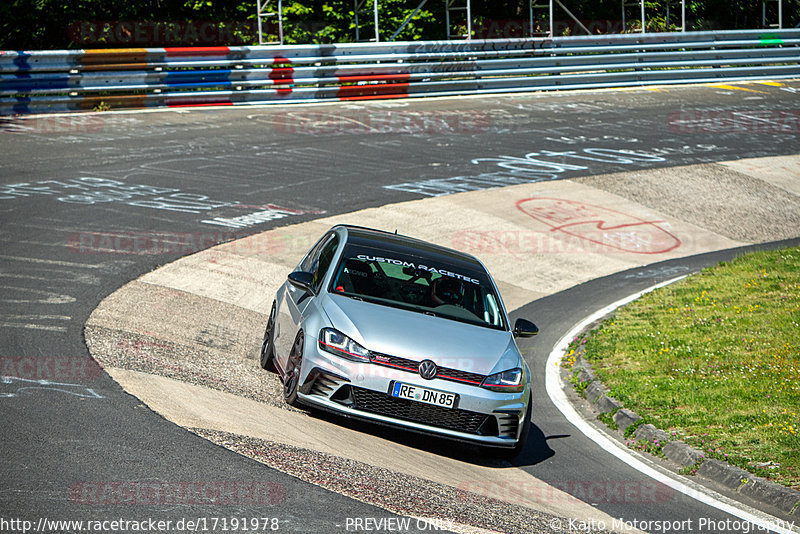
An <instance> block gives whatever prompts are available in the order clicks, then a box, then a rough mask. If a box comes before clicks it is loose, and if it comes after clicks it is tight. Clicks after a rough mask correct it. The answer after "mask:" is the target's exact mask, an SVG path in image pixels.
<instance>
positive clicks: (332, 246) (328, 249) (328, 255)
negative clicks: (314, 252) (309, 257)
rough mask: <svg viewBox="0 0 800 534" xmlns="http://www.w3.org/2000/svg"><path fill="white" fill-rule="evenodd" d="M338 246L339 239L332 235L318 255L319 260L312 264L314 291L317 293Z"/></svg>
mask: <svg viewBox="0 0 800 534" xmlns="http://www.w3.org/2000/svg"><path fill="white" fill-rule="evenodd" d="M338 246H339V237H338V236H337V235H335V234H334V235H333V236H332V237H331V238H330V239H329V240H328V241H327V242H326V243H325V244H324V245H323V246H322V249H321V250H320V253H319V258H318V259H317V260H316V261H315V262H314V264H313V265H312V268H311V272H312V273H314V289H316V290H317V291H319V288H320V287H321V286H322V280H323V279H324V278H325V273H327V272H328V269H329V268H330V266H331V261H333V256H334V254H336V247H338Z"/></svg>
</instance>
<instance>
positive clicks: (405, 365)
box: [370, 352, 486, 386]
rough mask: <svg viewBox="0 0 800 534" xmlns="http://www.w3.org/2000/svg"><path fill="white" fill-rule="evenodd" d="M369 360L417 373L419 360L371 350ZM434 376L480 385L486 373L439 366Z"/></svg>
mask: <svg viewBox="0 0 800 534" xmlns="http://www.w3.org/2000/svg"><path fill="white" fill-rule="evenodd" d="M370 361H371V362H372V363H374V364H376V365H383V366H386V367H393V368H394V369H400V370H401V371H408V372H409V373H417V374H419V370H418V368H419V362H418V361H416V360H409V359H408V358H401V357H399V356H391V355H389V354H381V353H379V352H372V353H370ZM436 378H440V379H442V380H450V381H452V382H460V383H462V384H469V385H473V386H480V385H481V384H482V383H483V380H484V379H485V378H486V375H481V374H478V373H470V372H469V371H461V370H459V369H452V368H450V367H439V368H438V371H437V373H436Z"/></svg>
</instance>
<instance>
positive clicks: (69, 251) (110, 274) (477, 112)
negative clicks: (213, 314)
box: [0, 83, 800, 532]
mask: <svg viewBox="0 0 800 534" xmlns="http://www.w3.org/2000/svg"><path fill="white" fill-rule="evenodd" d="M798 87H800V84H798V83H788V84H786V85H785V86H783V87H778V86H770V85H763V84H751V85H747V86H738V87H727V86H725V87H708V86H698V87H675V88H670V89H664V90H660V91H659V90H636V91H603V92H586V93H564V94H544V95H513V96H500V97H491V98H488V97H487V98H463V99H440V100H430V101H414V102H372V103H351V104H337V105H325V106H306V107H302V108H301V107H281V108H253V109H247V108H237V109H207V110H191V111H188V112H186V111H184V112H179V111H172V112H159V113H120V114H104V115H100V116H98V117H95V118H92V119H91V120H88V119H86V118H83V119H77V118H68V119H61V120H58V121H53V120H51V119H41V118H31V119H26V120H14V119H12V120H5V119H3V121H4V122H3V123H2V125H1V126H2V129H3V131H2V132H1V133H0V138H1V139H2V142H1V144H0V147H1V148H0V154H2V159H1V160H0V184H2V187H0V221H1V222H0V239H2V245H1V247H2V248H0V275H1V276H0V278H1V279H0V286H1V289H0V295H2V296H1V297H0V301H2V307H0V325H1V326H2V334H0V335H1V336H2V337H1V338H0V339H1V340H2V343H0V358H2V362H3V371H2V375H4V376H6V375H11V374H12V373H10V372H7V370H9V369H10V370H13V371H14V372H15V373H16V375H15V376H18V377H20V378H24V379H25V381H22V380H14V381H8V380H4V381H3V383H2V384H0V404H2V408H0V429H1V430H0V436H1V437H0V439H1V440H2V442H1V443H2V450H3V454H2V459H1V460H0V479H1V480H2V481H3V482H2V485H1V486H0V512H1V513H2V516H3V518H22V519H27V520H32V521H34V522H35V521H36V520H38V519H39V518H42V517H47V518H48V519H78V520H80V519H83V520H87V519H92V520H95V519H118V518H120V517H123V518H127V519H146V518H150V517H152V518H158V519H171V520H173V521H177V520H179V519H181V518H189V519H192V518H194V519H197V518H204V517H205V518H213V517H233V516H236V517H241V518H245V517H246V518H253V517H259V518H263V517H270V518H272V517H277V518H279V520H280V528H281V530H287V531H305V532H336V531H345V530H346V519H347V518H353V517H375V518H377V517H389V516H390V515H391V514H389V513H387V512H385V511H384V510H381V509H378V508H375V507H372V506H368V505H365V504H362V503H360V502H358V501H355V500H353V499H349V498H346V497H342V496H340V495H337V494H335V493H331V492H328V491H325V490H323V489H321V488H319V487H317V486H314V485H310V484H306V483H303V482H300V481H298V480H296V479H293V478H291V477H288V476H285V475H283V474H281V473H278V472H275V471H272V470H270V469H267V468H265V467H264V466H262V465H260V464H258V463H256V462H254V461H250V460H248V459H245V458H243V457H241V456H239V455H236V454H234V453H232V452H229V451H227V450H225V449H222V448H220V447H217V446H215V445H212V444H210V443H209V442H207V441H205V440H203V439H201V438H199V437H197V436H195V435H193V434H191V433H189V432H188V431H186V430H183V429H181V428H179V427H176V426H175V425H173V424H171V423H169V422H166V421H164V420H163V419H161V418H160V417H159V416H157V415H156V414H154V413H152V412H151V411H150V410H149V409H148V408H146V407H144V406H143V405H141V404H140V403H139V402H138V401H137V400H136V399H134V398H133V397H131V396H129V395H127V394H126V393H125V392H123V391H122V390H121V388H120V387H119V386H118V385H117V384H116V383H115V382H113V381H112V380H110V379H109V378H108V376H107V375H105V374H103V373H101V372H99V371H98V370H96V369H92V368H91V364H90V363H87V360H86V359H87V358H88V352H87V349H86V346H85V344H84V341H83V335H82V330H83V324H84V322H85V321H86V319H87V317H88V316H89V314H90V313H91V311H92V310H93V309H94V308H95V307H96V306H97V304H98V303H99V302H100V300H102V298H103V297H105V296H106V295H108V294H109V293H111V292H113V291H114V290H115V289H117V288H118V287H120V286H121V285H123V284H124V283H126V282H128V281H130V280H132V279H134V278H136V277H138V276H139V275H141V274H142V273H145V272H148V271H150V270H152V269H153V268H155V267H157V266H159V265H162V264H164V263H167V262H169V261H172V260H174V259H175V258H177V257H179V256H181V255H184V254H187V253H190V252H194V251H195V250H196V248H197V247H205V246H209V245H211V244H213V241H215V240H225V239H230V238H232V237H233V234H234V233H235V235H237V236H239V235H247V234H249V233H254V232H256V231H263V230H266V229H269V228H272V227H275V226H279V225H284V224H288V223H291V222H300V221H302V220H308V219H311V218H313V217H316V216H318V213H317V212H322V211H324V212H325V213H327V214H336V213H345V212H350V211H354V210H357V209H362V208H366V207H374V206H380V205H384V204H388V203H393V202H399V201H403V200H409V199H414V198H421V197H422V196H423V195H421V194H420V193H414V192H411V190H413V187H408V186H402V187H397V186H398V184H414V183H418V182H420V181H429V180H440V179H455V180H449V181H448V183H453V182H456V183H461V182H460V181H459V180H460V178H459V177H475V176H477V175H480V174H481V173H492V172H496V171H498V170H503V168H499V165H498V163H502V162H508V161H510V160H509V159H508V158H503V156H508V157H509V158H519V157H524V156H525V155H526V154H531V153H534V152H535V153H537V156H535V157H538V158H541V159H542V160H545V159H546V160H547V161H550V162H560V163H561V166H560V167H558V168H559V169H560V170H558V171H557V175H553V174H552V173H551V174H550V176H548V178H547V179H558V178H574V177H578V176H589V175H593V174H599V173H608V172H616V171H625V170H635V169H637V168H646V167H656V166H658V167H668V166H677V165H686V164H692V163H702V162H712V161H723V160H732V159H739V158H746V157H759V156H772V155H784V154H785V155H788V154H795V153H797V152H798V149H799V148H800V145H799V144H798V138H797V125H796V124H795V125H794V130H792V131H790V132H783V133H781V132H778V131H776V129H775V128H774V127H770V126H769V125H768V124H767V125H765V124H763V121H757V120H756V121H753V122H751V123H750V126H749V127H748V126H745V127H742V128H737V127H735V126H732V125H731V124H728V125H726V124H725V123H724V122H723V123H721V124H718V125H717V126H715V127H712V128H711V130H716V131H710V132H709V131H706V132H703V131H700V130H699V129H698V128H697V124H695V125H694V126H693V127H683V128H682V127H681V126H680V124H684V126H685V124H686V123H685V122H684V123H676V120H683V119H685V118H686V117H688V118H689V119H698V120H702V119H703V117H706V118H707V117H709V116H711V115H709V113H716V114H717V115H714V116H721V117H726V116H727V117H730V116H732V115H731V114H732V113H734V112H738V113H739V115H740V116H751V117H752V116H754V115H758V114H759V113H761V114H762V115H761V116H767V117H774V113H775V112H776V111H778V112H780V111H788V112H792V111H795V112H796V102H797V95H796V91H797V88H798ZM680 112H684V114H683V115H676V114H679V113H680ZM686 112H689V113H688V114H687V113H686ZM703 113H706V115H703ZM720 113H721V115H719V114H720ZM426 117H427V119H426ZM431 117H432V118H434V119H435V120H433V121H431V120H430V118H431ZM676 117H677V119H676ZM690 126H691V125H690ZM693 128H694V129H693ZM586 149H592V150H594V151H590V152H586ZM596 149H601V150H599V151H598V150H596ZM604 150H605V152H604ZM619 150H636V151H642V152H643V153H646V154H651V155H657V156H658V157H657V158H650V159H647V158H645V159H640V160H637V161H633V162H631V163H626V164H622V163H615V162H613V158H612V162H603V161H597V159H599V158H596V157H594V159H592V160H586V159H582V160H579V159H576V158H575V157H574V155H575V154H578V155H581V154H582V155H591V154H594V155H597V154H608V153H616V152H615V151H619ZM565 151H574V153H573V154H572V155H564V154H563V153H564V152H565ZM476 158H487V159H485V160H483V161H478V162H475V161H474V160H476ZM564 164H568V165H569V164H571V165H572V166H571V167H565V165H564ZM572 167H576V168H572ZM577 167H581V168H577ZM553 168H556V167H553ZM529 179H530V178H529ZM112 181H117V182H123V184H118V183H115V182H112ZM475 183H476V182H474V181H473V182H471V185H469V187H473V188H474V187H476V186H475ZM12 184H27V185H23V186H20V185H13V186H12ZM139 186H142V187H139ZM386 186H395V187H394V188H387V187H386ZM429 192H430V191H429ZM440 192H441V191H440ZM266 205H270V206H273V207H274V206H278V207H281V208H286V209H287V210H295V212H294V214H291V215H289V214H288V213H289V212H288V211H286V212H281V213H282V215H283V216H284V217H283V218H280V219H275V220H271V221H266V222H261V223H258V224H253V225H251V226H242V227H240V228H237V229H232V228H230V227H225V226H220V225H215V224H210V223H208V222H203V221H211V220H214V219H215V218H231V217H236V216H242V215H247V214H251V213H253V212H257V211H259V210H262V209H264V208H263V206H266ZM95 232H96V233H112V232H116V233H119V234H121V235H122V236H128V237H130V236H131V233H132V232H146V233H153V234H156V235H161V236H163V235H164V234H178V233H184V234H183V235H187V234H185V233H190V235H193V236H195V237H196V238H197V241H196V242H195V244H193V245H187V244H186V243H183V244H182V245H180V246H176V247H172V248H170V247H169V245H164V243H162V242H159V243H160V244H159V245H158V246H156V247H155V248H154V249H153V250H148V251H138V252H140V253H135V254H134V253H130V252H131V249H129V248H125V247H122V248H119V249H117V250H106V251H101V250H99V249H96V250H94V252H91V251H90V252H88V253H87V252H85V251H81V250H80V248H79V247H76V246H75V244H76V242H78V243H79V242H80V240H81V239H88V240H89V242H91V239H92V238H91V237H87V236H92V235H93V233H95ZM166 241H169V239H165V242H166ZM91 243H93V242H91ZM148 243H152V240H151V241H148ZM193 247H194V248H193ZM89 248H91V247H89ZM615 276H616V275H615ZM619 276H623V277H622V278H620V277H619ZM619 276H616V277H613V276H612V277H610V278H608V279H606V280H605V281H598V282H595V283H594V284H596V285H594V286H591V285H586V287H584V288H583V289H581V288H577V289H574V290H570V291H568V292H565V293H562V294H559V295H555V296H552V297H548V298H545V299H541V300H540V301H537V302H534V303H532V304H530V305H529V306H527V307H525V308H524V309H523V310H521V311H520V312H519V314H520V315H525V316H530V317H532V318H535V319H536V320H537V322H539V323H541V326H542V328H543V334H542V336H541V337H540V338H539V339H538V340H536V341H535V343H537V346H538V347H540V349H539V352H540V353H541V352H544V351H543V349H542V348H541V347H543V346H545V345H548V343H549V344H550V345H549V346H551V345H552V343H551V342H553V343H554V342H555V341H556V338H557V337H558V336H557V332H562V333H563V331H566V330H567V329H568V328H569V327H570V326H572V324H574V322H575V320H574V319H577V318H579V317H580V316H581V314H582V313H583V311H587V312H588V311H593V310H594V309H597V308H599V307H601V306H602V305H604V304H607V303H608V302H611V301H613V300H615V299H616V298H617V295H620V294H621V293H623V292H624V293H627V292H630V291H629V290H636V288H637V287H638V286H639V285H640V284H643V285H647V283H652V281H653V280H657V279H659V278H660V276H658V275H655V276H652V275H651V276H652V279H649V280H645V278H646V276H645V277H643V278H624V275H619ZM646 282H647V283H646ZM590 284H591V283H590ZM578 291H581V292H580V293H578ZM578 295H580V297H579V298H578V297H577V296H578ZM540 317H542V318H545V317H546V319H544V320H543V319H539V318H540ZM570 321H572V322H570ZM567 323H569V324H567ZM550 332H552V333H550ZM551 338H552V339H551ZM548 352H549V349H548ZM540 356H542V357H544V356H543V355H540ZM26 362H34V365H37V366H38V368H37V369H36V370H35V371H31V368H25V369H23V368H22V365H23V364H24V363H26ZM64 362H66V363H64ZM59 364H60V365H59ZM21 375H23V376H21ZM541 379H542V380H543V373H541ZM30 380H36V381H38V382H36V383H33V382H30ZM48 382H49V383H48ZM52 382H58V383H59V384H62V385H54V384H52ZM541 391H543V387H542V389H541ZM559 417H560V416H559V414H558V413H556V412H555V410H554V409H551V410H549V411H546V412H544V413H542V414H540V416H539V417H537V418H536V424H537V428H536V429H535V430H537V431H536V432H534V434H533V436H534V440H533V443H534V444H536V445H538V447H533V448H532V447H529V448H528V451H527V452H526V453H525V454H524V455H523V456H522V457H521V458H520V459H519V460H518V462H517V463H518V464H520V465H523V466H525V468H526V469H531V470H535V473H536V476H537V477H540V478H542V479H543V480H545V481H562V482H563V481H569V480H585V478H586V474H585V472H586V466H587V465H591V466H595V465H597V464H600V465H602V466H604V469H603V470H602V471H593V475H592V476H594V475H595V473H597V472H602V473H606V474H605V475H603V476H606V477H608V479H609V480H641V478H642V477H641V475H639V474H638V473H636V472H631V471H630V470H628V469H627V468H626V467H624V466H622V465H620V464H619V463H618V462H615V461H613V460H612V459H611V457H610V456H608V455H604V453H602V452H601V451H598V450H596V448H595V447H593V446H592V445H593V444H592V443H591V442H588V440H586V439H582V438H581V437H580V436H577V435H575V431H574V430H570V427H568V426H565V423H564V422H563V421H560V420H559ZM587 463H588V464H587ZM145 482H161V483H167V484H172V485H173V487H175V486H179V485H180V484H182V483H195V487H197V486H196V485H197V484H203V483H207V484H211V485H212V486H213V484H219V483H221V482H232V483H237V484H240V485H243V486H246V485H247V484H256V485H258V486H259V487H260V488H262V489H263V488H268V490H269V491H268V495H267V498H266V501H267V502H263V499H262V501H259V502H257V503H253V502H252V499H249V498H248V497H246V496H245V497H239V498H238V500H237V499H234V501H235V502H234V503H233V504H216V505H215V504H209V502H208V501H207V500H203V499H202V498H198V499H196V500H195V501H192V500H191V499H183V500H178V502H156V503H152V502H150V501H148V499H147V498H146V496H141V495H140V496H139V497H138V498H129V499H127V500H126V499H125V498H122V497H120V495H119V494H116V495H113V494H109V495H108V496H107V498H106V499H103V498H100V497H97V495H95V494H93V493H91V491H89V492H87V490H86V488H87V487H88V488H92V487H101V488H109V487H119V485H118V486H114V484H115V483H121V484H122V485H123V486H124V485H125V484H127V487H128V488H130V487H131V485H132V484H133V485H136V484H138V485H139V487H140V488H141V487H142V484H143V483H145ZM112 493H113V492H112ZM598 507H600V508H601V509H603V510H604V511H607V512H608V513H609V514H611V515H613V516H615V517H636V518H638V519H645V518H654V519H664V518H665V517H664V515H663V514H665V513H667V512H668V514H669V517H678V518H683V517H694V518H698V517H709V518H715V517H716V518H724V517H725V516H724V515H723V514H721V513H718V512H715V511H714V510H711V509H709V508H707V507H705V506H702V505H699V504H698V503H696V502H694V501H690V500H688V499H684V498H682V497H680V496H675V498H674V499H672V500H670V501H669V502H667V503H664V506H662V507H660V508H659V507H654V506H652V505H648V504H645V503H638V504H637V503H636V502H625V503H613V502H607V503H598ZM659 514H661V515H659Z"/></svg>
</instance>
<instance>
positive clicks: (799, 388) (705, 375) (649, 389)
mask: <svg viewBox="0 0 800 534" xmlns="http://www.w3.org/2000/svg"><path fill="white" fill-rule="evenodd" d="M799 335H800V247H794V248H789V249H783V250H777V251H769V252H757V253H753V254H750V255H747V256H744V257H741V258H738V259H736V260H734V261H732V262H730V263H722V264H720V265H718V266H716V267H713V268H710V269H706V270H704V271H703V272H701V273H698V274H696V275H694V276H691V277H689V278H687V279H686V280H682V281H681V282H678V283H676V284H673V285H671V286H668V287H665V288H662V289H660V290H657V291H654V292H652V293H649V294H647V295H645V296H643V297H642V298H640V299H639V300H637V301H636V302H634V303H632V304H630V305H628V306H626V307H625V308H622V309H620V310H618V312H617V314H616V316H615V317H614V318H612V319H609V320H608V321H606V322H605V323H604V324H603V325H602V327H601V328H599V329H598V330H597V331H596V332H594V333H593V335H591V336H590V337H589V339H588V341H587V342H586V344H585V346H584V358H586V359H587V360H588V361H590V362H591V364H592V367H593V368H594V371H595V374H596V376H597V377H598V378H599V379H600V380H602V381H603V382H604V383H605V385H606V386H607V387H609V388H610V389H611V391H612V392H613V396H614V397H615V398H617V399H619V400H620V401H621V402H622V403H623V404H624V405H625V407H626V408H629V409H631V410H633V411H635V412H637V413H638V414H639V415H640V416H641V417H642V419H643V420H647V421H648V422H651V423H653V424H654V425H655V426H657V427H659V428H661V429H663V430H667V431H675V432H677V434H678V437H679V438H680V439H683V440H684V441H685V442H687V443H689V444H690V445H693V446H695V447H697V448H699V449H702V450H703V451H705V453H706V455H707V456H708V457H712V458H718V459H721V460H725V461H728V462H730V463H732V464H734V465H738V466H739V467H741V468H743V469H746V470H748V471H750V472H751V473H754V474H756V475H759V476H763V477H767V478H770V479H772V480H775V481H776V482H779V483H782V484H784V485H787V486H790V487H794V488H797V489H800V452H799V451H800V417H798V413H799V412H800V337H799Z"/></svg>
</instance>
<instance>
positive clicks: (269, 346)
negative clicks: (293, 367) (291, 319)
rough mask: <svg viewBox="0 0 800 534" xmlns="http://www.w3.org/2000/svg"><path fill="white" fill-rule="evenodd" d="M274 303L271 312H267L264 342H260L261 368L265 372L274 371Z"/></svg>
mask: <svg viewBox="0 0 800 534" xmlns="http://www.w3.org/2000/svg"><path fill="white" fill-rule="evenodd" d="M275 313H276V310H275V303H274V302H273V303H272V311H270V312H269V319H268V320H267V329H266V330H265V331H264V340H263V341H262V342H261V358H260V363H261V368H262V369H266V370H267V371H275V370H276V369H275Z"/></svg>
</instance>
